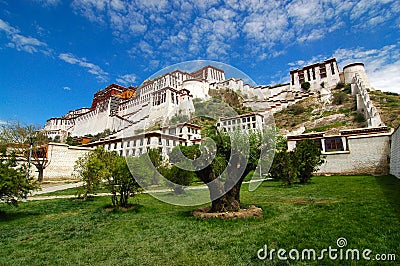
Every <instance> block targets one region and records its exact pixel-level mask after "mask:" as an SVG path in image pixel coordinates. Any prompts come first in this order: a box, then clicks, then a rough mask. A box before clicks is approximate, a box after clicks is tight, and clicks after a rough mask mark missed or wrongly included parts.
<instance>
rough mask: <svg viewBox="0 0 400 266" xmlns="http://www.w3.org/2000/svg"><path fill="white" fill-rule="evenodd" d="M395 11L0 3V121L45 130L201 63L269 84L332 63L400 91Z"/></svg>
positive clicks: (338, 6) (354, 6)
mask: <svg viewBox="0 0 400 266" xmlns="http://www.w3.org/2000/svg"><path fill="white" fill-rule="evenodd" d="M399 14H400V1H397V0H382V1H377V0H367V1H364V0H360V1H358V0H357V1H339V0H331V1H319V0H306V1H252V0H226V1H211V0H171V1H168V0H137V1H124V0H97V1H95V0H73V1H61V0H9V1H4V0H0V62H1V65H0V92H1V104H0V123H2V121H8V120H18V121H21V122H24V123H28V124H38V125H44V123H45V122H46V119H48V118H50V117H58V116H62V115H63V114H65V113H66V112H68V111H69V110H72V109H77V108H80V107H88V106H90V104H91V100H92V96H93V94H94V93H95V92H96V91H97V90H99V89H102V88H104V87H106V86H107V85H108V84H111V83H118V84H121V85H140V83H141V82H142V81H143V80H145V79H147V78H148V77H149V76H151V75H152V74H154V73H155V72H157V71H158V70H160V69H162V68H164V67H166V66H169V65H171V64H176V63H180V62H182V61H187V60H197V59H202V60H214V61H219V62H222V63H225V64H229V65H232V66H234V67H236V68H238V69H239V70H241V71H243V72H244V73H246V74H247V75H248V76H249V77H250V78H251V79H253V80H254V81H255V82H256V83H257V84H260V85H268V84H277V83H284V82H288V80H289V70H290V69H293V68H298V67H301V66H304V65H307V64H308V63H313V62H318V61H322V60H324V59H328V58H331V57H336V59H337V60H338V62H339V65H340V67H341V68H343V66H345V65H346V64H348V63H352V62H363V63H365V65H366V69H367V73H368V75H369V77H370V80H371V83H372V85H373V86H374V87H375V88H378V89H381V90H385V91H394V92H399V93H400V16H399Z"/></svg>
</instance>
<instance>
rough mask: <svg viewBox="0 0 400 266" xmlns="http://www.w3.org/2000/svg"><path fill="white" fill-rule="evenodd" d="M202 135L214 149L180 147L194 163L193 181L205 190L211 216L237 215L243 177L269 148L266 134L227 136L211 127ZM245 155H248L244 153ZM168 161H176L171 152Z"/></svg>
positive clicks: (269, 143) (177, 161)
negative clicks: (212, 144)
mask: <svg viewBox="0 0 400 266" xmlns="http://www.w3.org/2000/svg"><path fill="white" fill-rule="evenodd" d="M206 135H207V137H208V138H210V139H212V140H213V142H214V144H215V149H214V148H212V146H211V147H210V146H207V145H202V146H199V145H193V146H188V147H185V148H183V147H181V152H182V154H184V155H185V156H186V157H187V158H188V159H191V160H194V159H196V158H199V157H202V159H201V160H194V161H193V167H194V169H197V170H196V171H195V173H196V175H197V177H198V178H199V179H200V180H201V181H202V182H204V183H205V184H206V185H207V186H208V189H209V192H210V199H211V200H212V206H211V211H212V212H225V211H238V210H239V209H240V189H241V185H242V183H243V180H244V178H245V177H246V175H247V174H248V173H249V172H250V171H252V170H254V169H255V168H256V166H257V164H258V159H259V158H260V155H261V150H262V149H263V148H265V146H269V145H271V144H272V142H271V141H270V140H271V139H270V138H268V135H267V134H264V135H263V134H261V133H249V134H247V133H243V132H239V131H237V132H234V133H233V134H231V135H228V134H227V133H224V132H220V131H218V129H217V127H215V126H211V127H209V128H207V129H206ZM246 151H248V152H246ZM170 159H172V161H173V162H175V163H179V160H180V157H179V156H177V155H176V154H175V153H174V152H173V153H172V154H171V157H170Z"/></svg>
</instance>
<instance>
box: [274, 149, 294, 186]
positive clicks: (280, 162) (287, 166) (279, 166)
mask: <svg viewBox="0 0 400 266" xmlns="http://www.w3.org/2000/svg"><path fill="white" fill-rule="evenodd" d="M269 174H270V176H271V177H272V178H275V179H279V180H282V181H283V182H284V183H285V184H286V185H288V186H290V185H292V184H293V183H294V182H295V181H296V180H297V168H296V163H295V160H294V156H293V152H289V151H286V150H284V151H279V152H277V153H275V157H274V161H273V163H272V165H271V168H270V170H269Z"/></svg>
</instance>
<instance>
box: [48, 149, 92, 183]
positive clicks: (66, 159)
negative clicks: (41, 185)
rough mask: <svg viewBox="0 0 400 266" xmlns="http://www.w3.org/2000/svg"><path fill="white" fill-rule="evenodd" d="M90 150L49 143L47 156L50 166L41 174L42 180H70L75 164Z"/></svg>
mask: <svg viewBox="0 0 400 266" xmlns="http://www.w3.org/2000/svg"><path fill="white" fill-rule="evenodd" d="M90 150H91V148H84V147H75V146H69V145H67V144H60V143H50V144H49V150H48V156H49V159H50V164H49V165H48V166H47V167H46V169H45V170H44V172H43V175H44V179H45V180H46V179H71V178H74V177H73V172H74V166H75V162H76V161H77V160H78V158H80V157H82V156H84V155H85V154H86V153H88V152H89V151H90Z"/></svg>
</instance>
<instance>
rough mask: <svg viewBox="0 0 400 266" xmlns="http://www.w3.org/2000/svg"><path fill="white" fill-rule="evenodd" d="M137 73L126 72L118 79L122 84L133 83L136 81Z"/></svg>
mask: <svg viewBox="0 0 400 266" xmlns="http://www.w3.org/2000/svg"><path fill="white" fill-rule="evenodd" d="M136 79H137V77H136V75H135V74H125V75H121V76H119V77H118V78H117V79H116V81H117V82H118V83H120V84H122V85H125V86H127V85H132V84H134V83H135V82H136Z"/></svg>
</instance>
